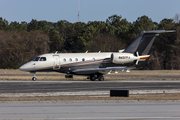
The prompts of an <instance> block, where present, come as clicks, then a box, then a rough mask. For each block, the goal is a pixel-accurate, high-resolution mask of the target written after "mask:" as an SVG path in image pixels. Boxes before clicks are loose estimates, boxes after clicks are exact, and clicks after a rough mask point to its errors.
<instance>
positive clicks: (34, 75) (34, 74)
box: [32, 72, 37, 81]
mask: <svg viewBox="0 0 180 120" xmlns="http://www.w3.org/2000/svg"><path fill="white" fill-rule="evenodd" d="M36 80H37V78H36V72H33V78H32V81H36Z"/></svg>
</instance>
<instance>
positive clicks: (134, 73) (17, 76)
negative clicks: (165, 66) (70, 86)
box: [0, 69, 180, 80]
mask: <svg viewBox="0 0 180 120" xmlns="http://www.w3.org/2000/svg"><path fill="white" fill-rule="evenodd" d="M0 74H1V75H0V80H31V78H32V76H33V75H32V74H30V73H29V72H23V71H19V70H14V69H0ZM12 74H13V75H14V76H12ZM40 74H41V76H38V75H40ZM23 75H26V76H23ZM43 75H46V76H43ZM47 75H48V76H47ZM64 75H65V74H62V73H57V72H48V73H47V72H37V74H36V76H37V79H38V80H87V79H86V78H87V77H86V76H75V77H74V78H73V79H65V77H64ZM179 78H180V70H131V72H130V73H127V72H119V73H117V74H115V73H112V74H109V75H105V80H180V79H179Z"/></svg>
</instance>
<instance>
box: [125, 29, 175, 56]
mask: <svg viewBox="0 0 180 120" xmlns="http://www.w3.org/2000/svg"><path fill="white" fill-rule="evenodd" d="M165 32H175V31H174V30H169V31H165V30H155V31H141V32H140V33H139V36H138V38H136V39H135V40H134V41H133V42H132V43H131V44H130V45H129V46H128V47H127V48H126V49H125V50H124V51H123V52H124V53H135V52H137V51H138V53H139V55H148V53H149V51H150V49H151V46H152V44H153V42H154V40H155V38H156V36H159V33H165Z"/></svg>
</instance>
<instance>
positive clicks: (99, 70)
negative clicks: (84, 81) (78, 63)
mask: <svg viewBox="0 0 180 120" xmlns="http://www.w3.org/2000/svg"><path fill="white" fill-rule="evenodd" d="M123 69H125V70H130V69H135V67H131V68H129V67H126V66H125V67H106V68H90V69H76V70H74V71H73V72H74V73H76V74H93V73H101V74H107V73H108V72H109V71H110V70H123Z"/></svg>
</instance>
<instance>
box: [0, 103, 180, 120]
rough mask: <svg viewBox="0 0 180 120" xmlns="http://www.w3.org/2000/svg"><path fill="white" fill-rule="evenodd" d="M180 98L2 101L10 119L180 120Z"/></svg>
mask: <svg viewBox="0 0 180 120" xmlns="http://www.w3.org/2000/svg"><path fill="white" fill-rule="evenodd" d="M179 102H180V101H145V100H142V101H137V100H131V101H123V100H121V101H119V100H107V101H103V100H100V101H98V100H96V101H57V102H51V101H43V102H36V101H29V102H27V101H26V102H25V101H19V102H3V103H2V102H1V103H0V119H3V120H4V119H8V120H97V119H99V120H179V119H180V104H179Z"/></svg>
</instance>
